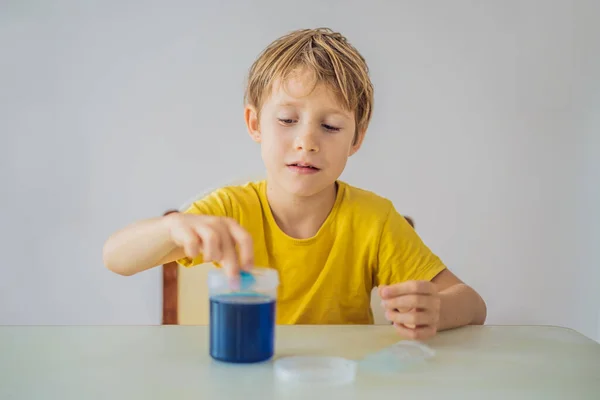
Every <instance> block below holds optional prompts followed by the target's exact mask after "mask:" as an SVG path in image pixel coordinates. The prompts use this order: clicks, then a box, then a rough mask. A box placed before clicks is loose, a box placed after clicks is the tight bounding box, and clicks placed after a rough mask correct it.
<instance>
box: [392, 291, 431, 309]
mask: <svg viewBox="0 0 600 400" xmlns="http://www.w3.org/2000/svg"><path fill="white" fill-rule="evenodd" d="M436 300H437V298H436V297H435V296H430V295H418V294H407V295H405V296H399V297H392V298H391V299H387V300H382V302H381V305H382V306H383V307H385V308H387V309H391V310H393V309H398V310H400V309H411V308H422V309H429V308H432V307H433V306H434V305H435V302H436Z"/></svg>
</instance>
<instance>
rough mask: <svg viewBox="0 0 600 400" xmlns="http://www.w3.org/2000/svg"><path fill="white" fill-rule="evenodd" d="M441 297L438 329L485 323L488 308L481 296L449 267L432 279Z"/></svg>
mask: <svg viewBox="0 0 600 400" xmlns="http://www.w3.org/2000/svg"><path fill="white" fill-rule="evenodd" d="M431 282H432V283H433V284H434V285H435V287H436V289H437V292H438V296H439V298H440V315H439V322H438V326H437V330H438V331H443V330H445V329H451V328H456V327H459V326H464V325H483V324H484V322H485V319H486V316H487V308H486V305H485V302H484V301H483V299H482V298H481V296H480V295H479V294H478V293H477V292H476V291H475V290H474V289H473V288H471V287H470V286H468V285H466V284H464V283H463V282H462V281H461V280H460V279H459V278H458V277H457V276H456V275H454V274H453V273H452V272H451V271H450V270H449V269H447V268H446V269H444V270H443V271H442V272H440V273H439V274H437V275H436V276H435V278H433V279H432V280H431Z"/></svg>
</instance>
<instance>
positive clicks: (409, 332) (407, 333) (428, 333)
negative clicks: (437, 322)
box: [394, 323, 437, 340]
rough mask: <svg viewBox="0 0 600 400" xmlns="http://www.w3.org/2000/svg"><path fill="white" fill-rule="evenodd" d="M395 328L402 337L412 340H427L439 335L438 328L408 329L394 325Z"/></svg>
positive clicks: (400, 325)
mask: <svg viewBox="0 0 600 400" xmlns="http://www.w3.org/2000/svg"><path fill="white" fill-rule="evenodd" d="M394 328H395V329H396V332H398V333H399V334H400V336H401V337H403V338H405V339H411V340H427V339H430V338H432V337H434V336H435V334H436V333H437V328H436V327H435V326H422V327H415V328H408V327H406V326H404V325H402V324H396V323H394Z"/></svg>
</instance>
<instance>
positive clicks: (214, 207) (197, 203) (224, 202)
mask: <svg viewBox="0 0 600 400" xmlns="http://www.w3.org/2000/svg"><path fill="white" fill-rule="evenodd" d="M264 184H265V183H264V181H250V182H246V183H243V184H235V185H227V186H223V187H220V188H217V189H211V190H209V191H207V192H205V193H202V194H200V195H198V196H196V198H195V199H193V200H192V201H191V202H189V203H188V204H186V205H184V206H183V207H182V209H184V210H188V212H189V211H191V212H193V210H196V212H198V211H204V212H201V213H208V214H218V215H227V216H232V215H233V214H236V212H237V211H239V210H240V208H241V209H247V208H252V207H255V206H259V205H260V196H261V192H262V191H263V187H264Z"/></svg>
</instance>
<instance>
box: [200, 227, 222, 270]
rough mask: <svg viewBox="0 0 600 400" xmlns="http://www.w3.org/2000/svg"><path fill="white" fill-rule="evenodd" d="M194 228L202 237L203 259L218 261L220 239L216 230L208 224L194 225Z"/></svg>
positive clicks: (220, 255) (219, 256) (219, 257)
mask: <svg viewBox="0 0 600 400" xmlns="http://www.w3.org/2000/svg"><path fill="white" fill-rule="evenodd" d="M194 230H195V231H196V233H197V234H198V236H200V239H202V255H203V257H204V261H206V262H209V261H219V260H220V259H221V257H222V254H221V240H220V237H219V234H218V232H217V231H215V230H214V229H213V228H212V227H211V226H210V225H204V224H203V225H196V226H195V227H194Z"/></svg>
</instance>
